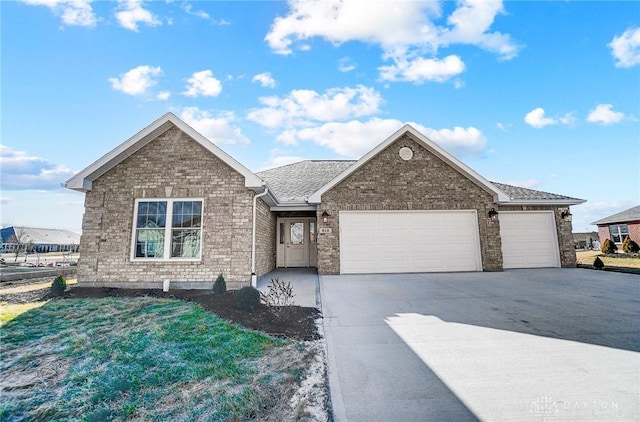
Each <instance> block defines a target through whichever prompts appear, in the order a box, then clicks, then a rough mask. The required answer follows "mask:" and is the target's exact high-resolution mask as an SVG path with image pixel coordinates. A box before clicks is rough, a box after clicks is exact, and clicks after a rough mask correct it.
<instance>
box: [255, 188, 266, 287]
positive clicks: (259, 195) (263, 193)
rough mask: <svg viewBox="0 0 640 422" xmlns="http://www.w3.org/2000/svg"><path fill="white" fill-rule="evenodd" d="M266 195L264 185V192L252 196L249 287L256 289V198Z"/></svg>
mask: <svg viewBox="0 0 640 422" xmlns="http://www.w3.org/2000/svg"><path fill="white" fill-rule="evenodd" d="M267 193H269V188H268V187H267V186H266V185H264V191H263V192H262V193H261V194H258V195H254V196H253V228H252V231H251V286H253V287H258V276H256V207H257V206H258V198H260V197H262V196H265V195H266V194H267Z"/></svg>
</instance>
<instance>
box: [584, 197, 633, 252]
mask: <svg viewBox="0 0 640 422" xmlns="http://www.w3.org/2000/svg"><path fill="white" fill-rule="evenodd" d="M591 224H595V225H596V226H598V235H599V236H600V243H604V240H605V239H611V240H613V241H614V242H615V243H616V245H617V246H618V248H620V247H621V246H622V242H624V238H625V237H627V236H629V238H631V240H634V241H635V242H636V243H639V244H640V205H638V206H635V207H632V208H629V209H628V210H624V211H622V212H619V213H617V214H613V215H610V216H608V217H605V218H601V219H600V220H598V221H594V222H593V223H591Z"/></svg>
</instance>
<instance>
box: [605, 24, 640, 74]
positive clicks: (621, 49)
mask: <svg viewBox="0 0 640 422" xmlns="http://www.w3.org/2000/svg"><path fill="white" fill-rule="evenodd" d="M607 45H608V46H609V48H611V55H612V56H613V57H614V58H615V59H616V67H633V66H636V65H638V64H640V28H630V29H627V30H626V31H624V33H623V34H622V35H620V36H618V37H613V40H612V41H611V42H610V43H609V44H607Z"/></svg>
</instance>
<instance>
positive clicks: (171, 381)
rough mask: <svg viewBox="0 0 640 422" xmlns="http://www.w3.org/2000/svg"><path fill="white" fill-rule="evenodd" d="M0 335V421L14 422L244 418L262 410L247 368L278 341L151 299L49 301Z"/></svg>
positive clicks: (263, 399) (261, 396)
mask: <svg viewBox="0 0 640 422" xmlns="http://www.w3.org/2000/svg"><path fill="white" fill-rule="evenodd" d="M1 330H2V331H1V333H0V355H1V356H2V361H1V362H0V368H1V371H0V372H2V374H3V375H2V377H3V378H4V379H5V380H9V381H4V383H6V382H8V383H9V388H8V389H7V388H6V385H3V387H5V389H4V391H3V394H2V397H1V398H0V420H16V421H18V420H87V421H90V420H110V419H117V420H130V419H135V420H193V419H198V420H228V419H230V418H239V419H240V420H246V419H249V418H253V417H256V415H257V414H258V413H259V412H260V409H264V408H265V407H267V406H268V392H266V390H267V389H262V390H261V388H259V387H260V385H261V384H265V383H268V381H266V378H264V375H263V374H260V373H259V370H258V369H257V367H258V365H256V362H257V361H258V359H259V358H261V357H263V356H264V355H265V354H267V353H269V352H271V351H273V349H277V348H278V347H279V346H282V345H283V344H284V342H282V341H280V340H277V339H273V338H271V337H268V336H266V335H263V334H261V333H258V332H254V331H249V330H245V329H244V328H242V327H239V326H236V325H231V324H229V323H227V322H225V321H223V320H222V319H220V318H217V317H216V316H214V315H211V314H209V313H207V312H206V311H204V310H203V309H202V308H200V307H198V306H196V305H193V304H188V303H184V302H180V301H174V300H164V299H152V298H135V299H124V298H105V299H90V300H54V301H50V302H48V303H47V304H45V305H44V306H42V307H40V308H35V309H32V310H30V311H28V312H25V313H23V314H21V315H19V316H17V317H16V318H14V319H12V320H10V321H9V322H7V323H6V324H4V325H3V326H2V327H1ZM283 371H284V372H286V371H287V370H286V369H285V370H283ZM274 376H275V379H277V378H278V377H279V376H280V377H281V379H280V381H282V379H285V378H287V376H290V377H292V376H291V375H290V374H286V373H283V374H280V375H278V374H274V373H270V374H269V379H271V378H274ZM263 390H264V391H263Z"/></svg>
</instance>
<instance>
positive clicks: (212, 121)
mask: <svg viewBox="0 0 640 422" xmlns="http://www.w3.org/2000/svg"><path fill="white" fill-rule="evenodd" d="M180 117H181V118H182V120H184V121H185V122H186V123H187V124H188V125H189V126H191V127H193V128H194V129H195V130H197V131H198V132H199V133H200V134H202V135H204V136H205V137H206V138H208V139H209V140H210V141H211V142H213V143H215V144H227V145H248V144H249V143H250V142H249V139H247V137H246V136H244V134H243V133H242V131H241V130H240V128H238V127H236V126H233V125H232V123H233V122H234V121H235V115H234V114H233V113H232V112H221V113H218V114H217V115H216V116H214V115H212V114H211V113H210V112H209V111H206V110H201V109H199V108H198V107H186V108H184V109H183V110H182V113H181V115H180Z"/></svg>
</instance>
